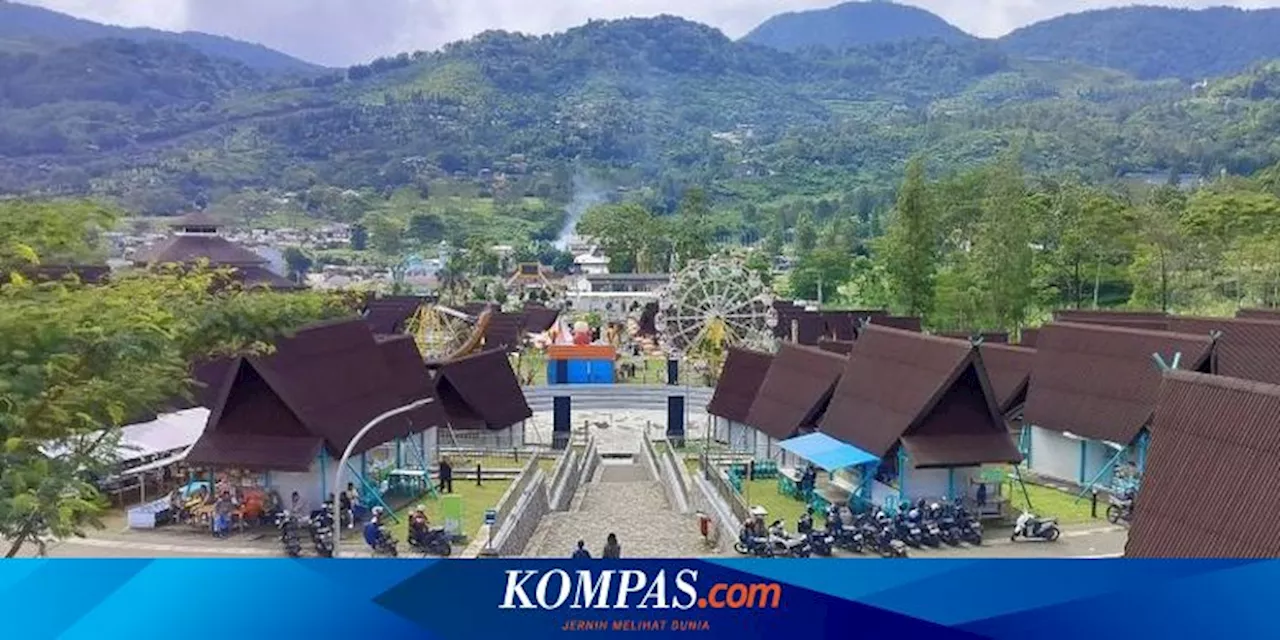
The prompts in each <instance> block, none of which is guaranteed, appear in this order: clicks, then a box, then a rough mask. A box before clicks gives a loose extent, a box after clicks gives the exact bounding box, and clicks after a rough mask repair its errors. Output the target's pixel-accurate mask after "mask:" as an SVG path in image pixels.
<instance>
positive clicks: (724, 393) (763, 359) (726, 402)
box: [707, 349, 773, 424]
mask: <svg viewBox="0 0 1280 640" xmlns="http://www.w3.org/2000/svg"><path fill="white" fill-rule="evenodd" d="M772 362H773V356H772V355H770V354H767V353H760V352H759V351H747V350H745V349H730V350H729V355H728V357H726V358H725V361H724V369H723V370H722V371H721V372H720V380H719V381H718V382H717V383H716V391H715V394H713V395H712V396H711V402H709V403H707V413H709V414H711V415H713V416H719V417H721V418H728V419H729V420H732V421H734V422H740V423H743V424H746V423H747V413H748V412H750V411H751V403H752V401H754V400H755V397H756V393H757V392H758V391H759V390H760V385H761V383H763V382H764V377H765V375H766V374H767V373H768V372H769V365H770V364H771V363H772Z"/></svg>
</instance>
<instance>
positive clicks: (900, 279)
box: [880, 157, 939, 316]
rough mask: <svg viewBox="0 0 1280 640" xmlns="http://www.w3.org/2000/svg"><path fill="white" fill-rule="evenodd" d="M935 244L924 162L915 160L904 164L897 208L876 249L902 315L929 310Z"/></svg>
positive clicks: (935, 233)
mask: <svg viewBox="0 0 1280 640" xmlns="http://www.w3.org/2000/svg"><path fill="white" fill-rule="evenodd" d="M938 244H939V236H938V226H937V221H936V217H935V212H934V206H933V203H931V202H930V201H929V194H928V184H927V183H926V181H925V168H924V159H923V158H920V157H916V158H914V159H912V160H911V162H909V163H907V174H906V179H905V180H904V181H903V183H902V187H901V189H900V190H899V192H898V204H897V206H896V207H894V211H893V218H892V220H891V221H890V223H889V228H888V229H887V230H886V234H885V237H884V239H883V241H882V243H881V245H880V251H881V253H882V254H883V256H884V265H885V273H886V275H887V276H888V278H889V282H890V290H891V291H892V292H893V295H894V299H895V303H896V305H895V306H896V307H897V308H898V309H900V310H901V311H902V312H903V313H907V314H911V315H920V316H925V315H928V313H929V312H930V311H931V310H932V309H933V302H934V299H933V295H934V280H935V278H936V276H937V269H938Z"/></svg>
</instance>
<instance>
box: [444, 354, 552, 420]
mask: <svg viewBox="0 0 1280 640" xmlns="http://www.w3.org/2000/svg"><path fill="white" fill-rule="evenodd" d="M436 394H437V396H438V397H439V398H440V403H441V405H443V407H444V410H445V413H447V414H448V416H449V423H450V424H451V425H452V426H453V428H454V429H505V428H507V427H509V426H511V425H513V424H515V423H517V422H520V421H521V420H524V419H526V418H528V417H530V416H532V415H533V411H531V410H530V409H529V405H528V403H526V402H525V398H524V391H523V390H522V389H521V388H520V380H519V379H518V378H517V377H516V372H515V370H514V369H512V368H511V360H510V359H509V358H508V357H507V352H506V350H505V349H501V348H499V349H489V350H487V351H482V352H480V353H477V354H475V355H472V356H467V357H465V358H459V359H457V360H452V361H450V362H447V363H445V364H444V365H442V366H441V367H440V368H439V371H438V372H437V373H436Z"/></svg>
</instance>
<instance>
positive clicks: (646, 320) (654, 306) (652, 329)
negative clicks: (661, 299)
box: [638, 302, 658, 336]
mask: <svg viewBox="0 0 1280 640" xmlns="http://www.w3.org/2000/svg"><path fill="white" fill-rule="evenodd" d="M657 317H658V303H656V302H647V303H645V305H644V310H643V311H641V312H640V321H639V322H638V324H639V325H640V330H639V333H640V335H641V336H655V335H658V325H657Z"/></svg>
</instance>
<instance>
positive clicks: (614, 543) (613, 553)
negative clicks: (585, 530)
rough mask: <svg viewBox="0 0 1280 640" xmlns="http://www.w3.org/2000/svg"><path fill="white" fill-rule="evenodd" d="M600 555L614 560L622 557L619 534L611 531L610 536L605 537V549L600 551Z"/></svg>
mask: <svg viewBox="0 0 1280 640" xmlns="http://www.w3.org/2000/svg"><path fill="white" fill-rule="evenodd" d="M600 557H601V558H605V559H613V560H617V559H618V558H621V557H622V545H620V544H618V536H616V535H614V534H612V533H610V534H609V537H607V538H605V541H604V551H601V552H600Z"/></svg>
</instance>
